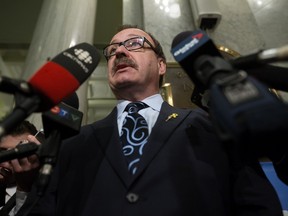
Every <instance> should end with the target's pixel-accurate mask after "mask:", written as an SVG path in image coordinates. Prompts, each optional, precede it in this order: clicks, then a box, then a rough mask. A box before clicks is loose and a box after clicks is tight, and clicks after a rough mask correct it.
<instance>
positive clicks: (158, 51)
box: [117, 24, 166, 87]
mask: <svg viewBox="0 0 288 216" xmlns="http://www.w3.org/2000/svg"><path fill="white" fill-rule="evenodd" d="M129 28H137V29H140V30H142V31H144V32H146V33H147V34H148V35H149V36H150V37H151V38H152V40H153V42H154V44H155V50H156V55H157V56H158V57H159V58H162V59H163V61H164V63H166V56H165V54H164V52H163V49H162V46H161V44H160V42H159V41H158V40H157V39H156V38H155V37H154V36H153V35H152V34H151V33H150V32H147V31H145V30H144V29H142V28H139V27H138V26H137V25H130V24H124V25H121V26H119V27H118V29H117V32H120V31H122V30H125V29H129ZM163 79H164V76H163V75H161V76H160V80H159V86H160V87H161V86H162V84H163Z"/></svg>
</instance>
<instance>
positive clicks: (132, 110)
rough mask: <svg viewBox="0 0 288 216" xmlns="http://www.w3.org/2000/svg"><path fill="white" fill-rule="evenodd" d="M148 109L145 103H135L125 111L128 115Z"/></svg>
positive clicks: (129, 105) (130, 104)
mask: <svg viewBox="0 0 288 216" xmlns="http://www.w3.org/2000/svg"><path fill="white" fill-rule="evenodd" d="M146 107H148V105H147V104H145V103H143V102H134V103H129V104H128V105H127V106H126V108H125V110H124V111H126V112H128V113H136V112H138V111H139V110H141V109H144V108H146Z"/></svg>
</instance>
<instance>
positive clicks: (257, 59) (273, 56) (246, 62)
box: [232, 45, 288, 68]
mask: <svg viewBox="0 0 288 216" xmlns="http://www.w3.org/2000/svg"><path fill="white" fill-rule="evenodd" d="M285 60H288V45H286V46H283V47H280V48H273V49H267V50H262V51H258V52H256V53H253V54H250V55H247V56H240V57H238V58H236V59H234V60H233V61H232V64H233V65H234V66H235V67H240V68H243V67H245V68H247V67H255V66H259V65H261V64H263V63H272V62H278V61H285Z"/></svg>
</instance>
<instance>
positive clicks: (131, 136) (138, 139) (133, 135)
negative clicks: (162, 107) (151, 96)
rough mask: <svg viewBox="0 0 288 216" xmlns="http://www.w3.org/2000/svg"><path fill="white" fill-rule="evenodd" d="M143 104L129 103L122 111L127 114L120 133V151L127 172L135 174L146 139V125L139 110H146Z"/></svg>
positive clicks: (145, 105)
mask: <svg viewBox="0 0 288 216" xmlns="http://www.w3.org/2000/svg"><path fill="white" fill-rule="evenodd" d="M147 107H148V106H147V104H145V103H143V102H135V103H129V104H128V105H127V106H126V108H125V110H124V111H127V112H128V114H127V116H126V118H125V119H124V122H123V127H122V131H121V136H120V139H121V143H122V150H123V153H124V155H125V157H126V159H127V163H128V170H129V172H130V173H132V174H135V173H136V170H137V165H138V163H139V161H140V157H141V155H142V154H143V148H144V146H145V144H146V142H147V139H148V133H149V132H148V125H147V122H146V120H145V119H144V117H143V116H142V115H140V114H139V113H138V111H139V110H141V109H144V108H147Z"/></svg>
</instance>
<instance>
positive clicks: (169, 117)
mask: <svg viewBox="0 0 288 216" xmlns="http://www.w3.org/2000/svg"><path fill="white" fill-rule="evenodd" d="M177 116H178V114H177V113H172V114H171V115H169V116H168V118H167V119H166V122H167V121H169V120H170V119H172V118H174V119H175V118H177Z"/></svg>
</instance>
